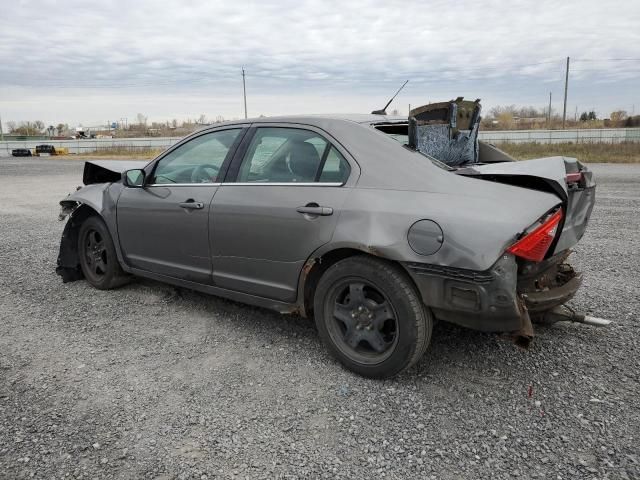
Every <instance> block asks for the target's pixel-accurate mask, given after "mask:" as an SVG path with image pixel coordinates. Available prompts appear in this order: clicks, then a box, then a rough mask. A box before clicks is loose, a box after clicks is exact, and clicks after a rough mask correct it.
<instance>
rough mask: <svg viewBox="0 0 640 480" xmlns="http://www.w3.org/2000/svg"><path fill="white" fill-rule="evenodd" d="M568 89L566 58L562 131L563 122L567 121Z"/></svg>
mask: <svg viewBox="0 0 640 480" xmlns="http://www.w3.org/2000/svg"><path fill="white" fill-rule="evenodd" d="M568 88H569V57H567V71H566V72H565V76H564V108H563V109H562V129H563V130H564V122H565V121H566V120H567V89H568Z"/></svg>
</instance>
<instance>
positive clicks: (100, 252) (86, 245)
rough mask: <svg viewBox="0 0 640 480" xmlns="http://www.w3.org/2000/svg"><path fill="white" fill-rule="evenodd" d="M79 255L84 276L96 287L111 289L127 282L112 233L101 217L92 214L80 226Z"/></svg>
mask: <svg viewBox="0 0 640 480" xmlns="http://www.w3.org/2000/svg"><path fill="white" fill-rule="evenodd" d="M78 257H79V258H80V268H82V273H83V275H84V278H85V279H86V280H87V282H89V284H91V285H92V286H94V287H95V288H97V289H100V290H109V289H111V288H116V287H119V286H121V285H123V284H125V283H127V281H128V276H127V275H126V274H125V273H124V272H123V270H122V268H121V267H120V263H119V262H118V257H117V255H116V249H115V247H114V245H113V240H112V239H111V234H109V230H108V229H107V226H106V225H105V223H104V221H103V220H102V219H101V218H100V217H97V216H95V215H94V216H90V217H88V218H87V219H86V220H85V221H84V222H83V223H82V225H81V226H80V231H79V232H78Z"/></svg>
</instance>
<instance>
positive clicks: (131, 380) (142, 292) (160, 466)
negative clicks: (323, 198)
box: [0, 158, 640, 479]
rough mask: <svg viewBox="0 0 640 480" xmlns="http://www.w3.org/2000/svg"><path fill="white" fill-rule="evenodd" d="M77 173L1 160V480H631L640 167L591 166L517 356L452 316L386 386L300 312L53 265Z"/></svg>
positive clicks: (637, 465)
mask: <svg viewBox="0 0 640 480" xmlns="http://www.w3.org/2000/svg"><path fill="white" fill-rule="evenodd" d="M82 165H83V164H82V162H78V161H73V160H58V159H47V158H40V159H11V158H3V159H0V265H1V270H0V272H1V273H0V477H2V478H29V477H35V478H63V477H69V478H85V477H90V478H140V477H144V478H162V479H169V478H180V479H182V478H214V477H223V478H230V477H237V478H368V479H372V478H381V477H386V478H438V479H457V478H474V479H475V478H513V477H516V476H519V477H521V478H558V479H560V478H562V479H573V478H593V479H596V478H597V479H603V478H611V479H626V478H640V453H639V452H640V450H639V448H638V445H640V421H639V420H640V400H639V394H640V388H638V386H639V380H640V373H639V366H640V349H639V348H638V346H639V342H638V336H637V333H638V325H639V323H638V312H639V311H640V274H639V271H640V165H593V166H592V168H593V170H594V171H595V173H596V176H597V179H598V181H599V186H598V203H597V206H596V209H595V210H594V214H593V217H592V221H591V225H590V227H589V229H588V231H587V234H586V236H585V238H584V239H583V241H582V242H581V243H580V245H578V247H577V248H576V252H575V253H574V254H573V263H574V264H575V266H576V267H578V269H581V270H583V271H584V272H585V286H584V288H583V289H582V290H581V291H580V292H579V294H578V296H577V297H576V299H575V300H574V301H573V306H574V308H576V309H578V310H581V311H586V312H589V313H591V314H593V315H596V316H600V317H604V318H608V319H611V320H613V321H614V322H615V324H613V325H612V326H611V327H609V328H607V329H595V328H593V327H586V326H580V325H572V324H558V325H555V326H553V327H547V328H538V329H537V334H538V337H537V339H536V341H535V342H534V344H533V346H532V348H531V349H530V350H529V351H521V350H518V349H517V348H516V347H514V346H513V345H511V344H510V343H508V342H507V341H505V340H501V339H499V338H497V337H496V336H494V335H489V334H482V333H477V332H473V331H468V330H464V329H461V328H457V327H454V326H450V325H447V324H438V325H437V326H436V327H435V329H434V336H433V341H432V344H431V348H430V350H429V351H428V353H427V354H426V355H425V357H424V359H423V360H422V362H420V364H419V365H418V366H417V367H415V368H414V369H412V370H411V371H410V372H408V373H407V374H404V375H402V376H400V377H398V378H396V379H394V380H391V381H372V380H366V379H363V378H360V377H357V376H355V375H353V374H351V373H349V372H347V371H345V370H344V369H343V368H341V367H340V365H339V364H337V363H336V362H334V361H333V360H332V359H331V358H330V357H329V356H328V354H327V353H326V352H325V350H324V348H323V347H322V346H321V345H320V343H319V340H318V338H317V336H316V332H315V330H314V328H313V326H312V324H311V322H310V321H308V320H304V319H301V318H296V317H288V316H281V315H278V314H276V313H272V312H269V311H266V310H261V309H256V308H252V307H247V306H244V305H240V304H236V303H233V302H229V301H225V300H221V299H217V298H214V297H207V296H205V295H201V294H198V293H194V292H190V291H186V290H178V289H175V288H172V287H169V286H165V285H162V284H159V283H155V282H151V281H146V280H139V281H136V282H134V283H132V284H130V285H127V286H125V287H123V288H121V289H119V290H115V291H98V290H94V289H92V288H90V287H89V286H88V285H87V284H86V283H85V282H83V281H81V282H74V283H69V284H63V283H62V282H61V281H60V279H59V277H57V276H56V275H55V273H54V268H55V259H56V256H57V251H58V242H59V238H60V234H61V232H62V228H63V224H62V223H60V222H58V221H57V219H56V217H57V214H58V201H59V200H60V199H61V198H62V197H64V196H65V195H66V194H67V193H68V192H70V191H72V190H74V189H75V187H76V186H77V185H79V184H80V183H81V171H82Z"/></svg>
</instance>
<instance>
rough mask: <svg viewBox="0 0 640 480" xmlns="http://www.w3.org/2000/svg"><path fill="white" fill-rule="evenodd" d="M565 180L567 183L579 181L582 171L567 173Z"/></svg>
mask: <svg viewBox="0 0 640 480" xmlns="http://www.w3.org/2000/svg"><path fill="white" fill-rule="evenodd" d="M565 180H566V182H567V184H569V183H580V182H581V181H582V172H574V173H567V176H566V178H565Z"/></svg>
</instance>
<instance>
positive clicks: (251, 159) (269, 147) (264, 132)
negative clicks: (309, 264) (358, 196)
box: [210, 125, 359, 302]
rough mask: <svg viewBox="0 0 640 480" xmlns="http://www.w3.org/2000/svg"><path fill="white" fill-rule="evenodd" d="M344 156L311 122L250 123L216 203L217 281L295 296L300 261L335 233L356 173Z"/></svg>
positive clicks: (281, 297) (255, 292) (225, 285)
mask: <svg viewBox="0 0 640 480" xmlns="http://www.w3.org/2000/svg"><path fill="white" fill-rule="evenodd" d="M347 157H348V154H347V153H346V151H344V150H343V149H342V148H341V147H338V146H337V145H336V144H335V142H332V140H331V139H330V138H329V136H328V135H326V134H325V133H324V132H322V131H320V130H317V129H314V128H312V127H308V126H293V125H287V126H282V125H281V126H276V125H273V126H271V125H265V126H259V127H254V128H252V129H251V131H250V133H249V134H248V135H247V136H246V137H245V140H244V141H243V145H242V146H241V148H240V151H239V155H237V156H236V158H235V159H234V161H233V164H232V166H231V168H230V171H229V179H228V181H225V183H223V184H222V185H221V186H220V188H219V190H218V192H217V193H216V195H215V197H214V200H213V204H212V211H211V214H212V222H211V233H210V235H211V238H212V248H213V280H214V283H215V285H216V286H219V287H222V288H228V289H232V290H237V291H241V292H244V293H249V294H252V295H257V296H261V297H267V298H273V299H276V300H280V301H285V302H293V301H295V300H296V292H297V284H298V277H299V274H300V271H301V269H302V266H303V265H304V263H305V261H306V260H307V258H308V257H309V256H310V255H311V254H312V253H313V251H315V250H316V249H317V248H319V247H320V246H322V245H323V244H325V243H327V242H329V241H330V240H331V237H332V235H333V231H334V229H335V226H336V222H337V219H338V216H339V214H340V209H341V207H342V205H343V203H344V200H345V198H346V195H347V193H348V190H349V188H348V185H350V184H352V183H353V180H354V178H355V177H357V174H358V173H359V170H358V169H357V164H355V162H353V161H351V163H350V162H349V161H348V160H347Z"/></svg>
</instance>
